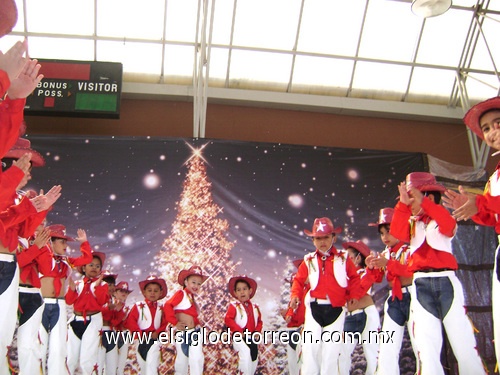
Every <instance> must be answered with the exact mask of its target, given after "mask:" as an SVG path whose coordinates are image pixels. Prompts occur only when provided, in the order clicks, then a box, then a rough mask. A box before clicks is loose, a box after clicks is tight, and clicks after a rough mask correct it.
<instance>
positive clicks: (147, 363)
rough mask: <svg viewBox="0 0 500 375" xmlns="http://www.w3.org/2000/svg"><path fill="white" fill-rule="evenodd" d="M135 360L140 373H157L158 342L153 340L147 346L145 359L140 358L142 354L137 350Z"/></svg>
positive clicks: (154, 374) (158, 361) (158, 362)
mask: <svg viewBox="0 0 500 375" xmlns="http://www.w3.org/2000/svg"><path fill="white" fill-rule="evenodd" d="M137 345H139V344H137ZM137 362H138V363H139V367H140V369H141V372H140V374H141V375H157V374H158V366H159V365H160V343H159V342H158V341H155V343H154V344H153V345H152V346H151V347H150V348H149V350H148V354H147V356H146V360H144V359H142V356H141V355H140V354H139V352H137ZM106 375H107V373H106Z"/></svg>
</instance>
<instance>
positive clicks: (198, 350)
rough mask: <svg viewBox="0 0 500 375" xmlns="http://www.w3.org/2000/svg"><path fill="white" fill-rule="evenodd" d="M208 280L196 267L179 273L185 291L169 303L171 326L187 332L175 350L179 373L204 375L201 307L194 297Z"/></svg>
mask: <svg viewBox="0 0 500 375" xmlns="http://www.w3.org/2000/svg"><path fill="white" fill-rule="evenodd" d="M206 279H208V276H205V275H203V274H202V271H201V268H200V267H199V266H192V267H191V268H189V269H188V270H182V271H181V272H179V275H178V277H177V281H178V282H179V284H180V285H182V287H183V289H182V290H178V291H177V292H176V293H175V294H174V295H173V296H172V297H171V298H170V299H169V300H168V301H167V302H166V303H165V310H164V311H165V316H166V319H167V322H168V323H170V324H172V325H174V326H175V327H176V329H177V330H178V331H184V332H183V334H184V337H183V340H182V343H179V342H177V341H176V343H175V348H176V351H177V355H176V357H175V373H176V374H180V375H182V374H186V375H187V373H188V370H189V373H190V375H201V374H203V364H204V362H205V358H204V356H203V345H202V343H201V337H200V334H199V332H200V327H199V325H200V321H199V320H198V314H199V311H198V307H197V306H196V302H195V301H194V295H195V294H197V293H198V290H199V289H200V287H201V285H202V284H203V283H204V282H205V280H206ZM192 335H198V338H199V340H193V339H192V338H191V336H192Z"/></svg>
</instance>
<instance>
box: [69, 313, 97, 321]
mask: <svg viewBox="0 0 500 375" xmlns="http://www.w3.org/2000/svg"><path fill="white" fill-rule="evenodd" d="M97 314H100V312H96V313H93V314H87V316H85V318H84V317H83V315H75V317H74V318H73V320H76V321H77V322H85V321H86V320H89V321H90V320H91V318H92V317H93V316H94V315H97Z"/></svg>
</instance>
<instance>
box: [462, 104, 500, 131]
mask: <svg viewBox="0 0 500 375" xmlns="http://www.w3.org/2000/svg"><path fill="white" fill-rule="evenodd" d="M493 109H498V110H500V96H496V97H494V98H490V99H487V100H485V101H483V102H481V103H478V104H476V105H475V106H473V107H471V108H470V109H469V110H468V111H467V113H466V114H465V116H464V118H463V121H464V123H465V125H467V127H468V128H469V129H470V130H472V131H473V132H474V133H475V134H477V136H478V137H479V138H481V139H484V136H483V131H482V130H481V124H479V119H480V118H481V116H482V115H483V114H484V113H485V112H488V111H490V110H493Z"/></svg>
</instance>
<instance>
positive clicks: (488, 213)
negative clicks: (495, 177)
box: [471, 193, 500, 233]
mask: <svg viewBox="0 0 500 375" xmlns="http://www.w3.org/2000/svg"><path fill="white" fill-rule="evenodd" d="M499 199H500V197H492V196H491V195H490V194H489V193H486V194H484V195H477V196H476V207H477V210H478V212H477V214H475V215H474V216H472V218H471V219H472V220H473V221H474V222H475V223H477V224H480V225H486V226H489V227H495V230H496V232H497V233H500V227H499V228H497V224H498V221H497V218H496V215H495V213H496V212H498V213H500V202H499Z"/></svg>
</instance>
